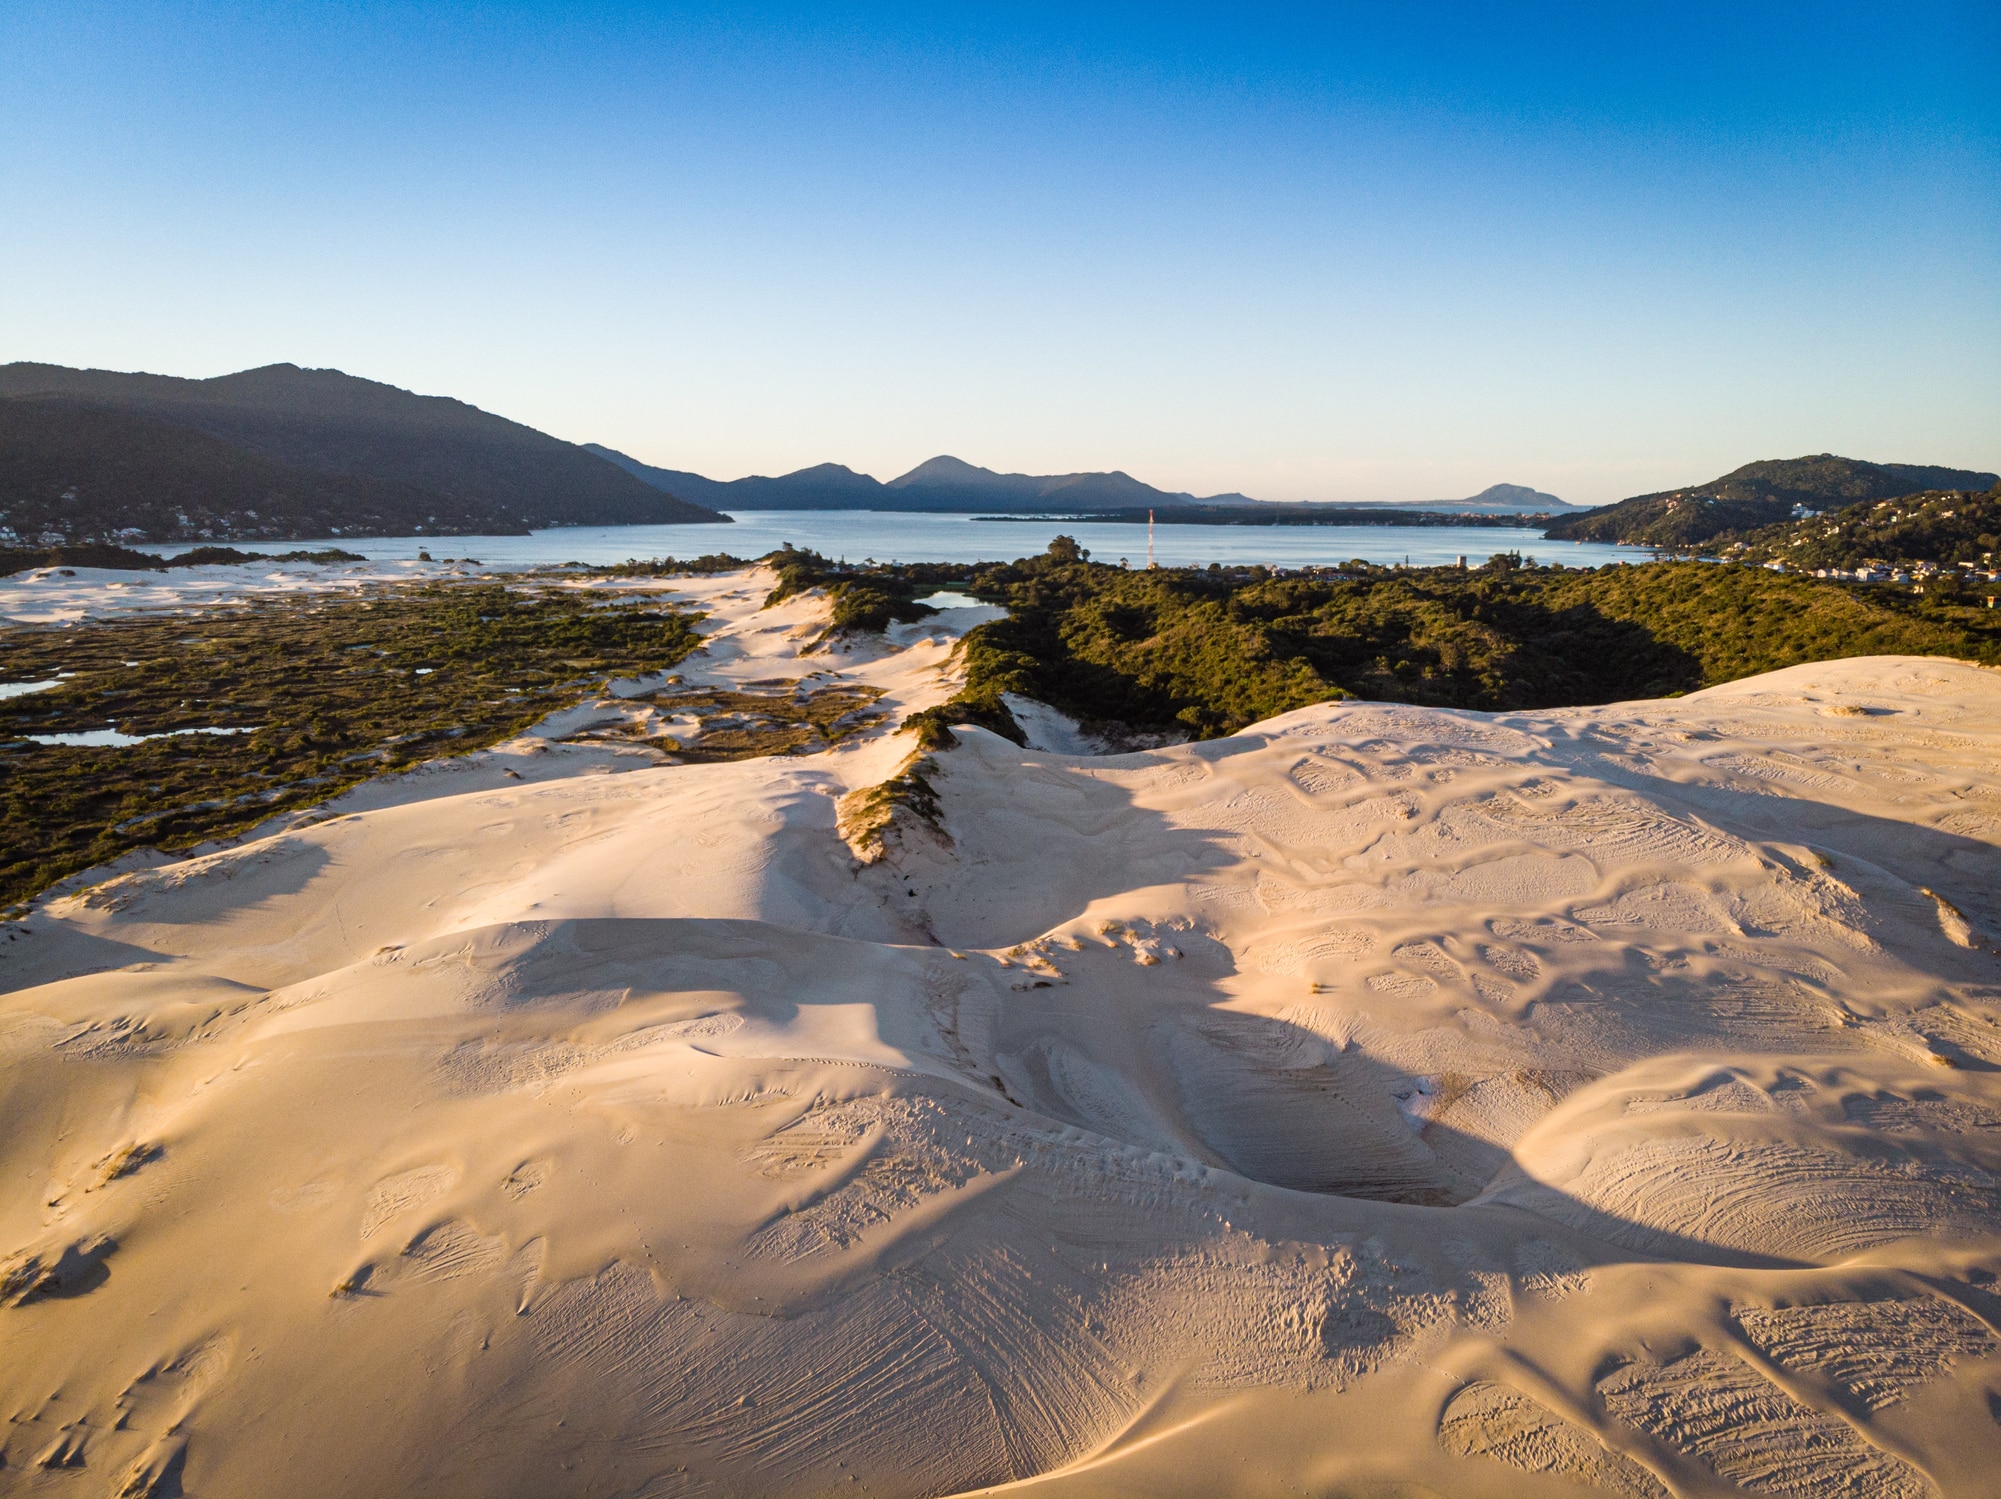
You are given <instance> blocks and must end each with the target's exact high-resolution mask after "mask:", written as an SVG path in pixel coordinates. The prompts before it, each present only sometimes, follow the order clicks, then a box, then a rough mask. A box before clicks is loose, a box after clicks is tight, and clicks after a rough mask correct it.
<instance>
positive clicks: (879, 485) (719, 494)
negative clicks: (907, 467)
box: [584, 443, 1257, 515]
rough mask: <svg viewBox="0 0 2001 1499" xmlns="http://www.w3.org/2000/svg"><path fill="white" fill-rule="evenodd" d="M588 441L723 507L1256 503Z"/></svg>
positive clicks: (664, 484)
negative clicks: (887, 472)
mask: <svg viewBox="0 0 2001 1499" xmlns="http://www.w3.org/2000/svg"><path fill="white" fill-rule="evenodd" d="M584 446H585V447H586V448H587V449H589V450H590V451H591V452H593V453H595V454H597V455H598V456H599V457H600V458H605V459H608V460H609V461H611V462H612V463H615V464H617V465H618V466H619V467H620V468H622V469H624V470H625V471H626V472H627V473H630V474H632V475H634V476H636V477H637V478H640V479H643V480H644V481H645V482H646V483H648V484H651V485H653V486H654V487H656V488H658V489H661V490H664V491H665V492H667V493H668V494H675V495H679V496H681V498H683V499H687V500H693V501H695V502H696V503H697V504H702V505H709V506H712V507H714V508H715V509H717V510H915V511H940V512H951V513H964V512H975V511H982V510H1007V511H1012V512H1015V513H1018V514H1053V515H1068V514H1075V513H1080V512H1084V511H1093V510H1128V509H1144V508H1146V507H1147V506H1150V505H1151V506H1156V507H1165V506H1173V505H1254V504H1256V503H1257V501H1255V500H1253V499H1250V498H1249V497H1248V496H1245V495H1240V494H1219V495H1210V496H1208V497H1207V498H1205V499H1197V498H1196V497H1195V496H1194V495H1191V494H1171V493H1169V492H1168V491H1166V490H1163V489H1155V488H1154V487H1153V486H1152V485H1151V484H1142V483H1141V482H1140V481H1139V480H1137V479H1135V478H1134V477H1133V476H1132V475H1131V474H1123V473H1118V472H1116V471H1114V472H1112V473H1102V474H998V473H995V472H994V471H993V470H992V469H990V468H976V467H974V466H973V465H972V464H970V463H965V462H962V461H961V460H959V459H957V458H950V457H943V456H941V457H937V458H933V459H931V460H930V461H929V462H927V463H920V464H918V465H917V467H916V468H913V469H912V470H911V471H910V472H909V473H907V474H903V475H900V476H899V477H897V478H894V479H891V480H890V481H889V482H888V483H886V484H885V483H883V482H882V481H881V480H879V479H875V478H872V477H871V476H869V475H868V474H858V473H856V472H855V471H854V470H853V469H851V468H843V467H842V466H841V465H840V464H838V463H821V464H816V465H815V466H814V467H812V468H802V469H799V470H798V471H797V472H795V473H790V474H781V475H779V476H778V477H777V478H766V477H764V476H763V475H753V476H751V477H750V478H747V479H708V478H704V477H703V476H702V475H700V474H691V473H688V472H686V471H684V470H682V469H672V468H655V467H654V466H653V465H651V464H648V463H641V462H640V461H639V460H638V459H637V458H631V457H628V456H627V455H626V454H624V453H621V452H619V451H618V450H617V449H616V448H607V447H604V446H602V445H601V444H598V443H585V444H584Z"/></svg>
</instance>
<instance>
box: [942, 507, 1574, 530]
mask: <svg viewBox="0 0 2001 1499" xmlns="http://www.w3.org/2000/svg"><path fill="white" fill-rule="evenodd" d="M1149 517H1151V518H1152V520H1153V523H1154V524H1155V525H1160V526H1493V527H1499V528H1503V529H1507V530H1535V529H1537V528H1540V527H1546V526H1548V525H1550V524H1551V523H1553V522H1554V521H1555V520H1556V518H1557V517H1555V516H1553V515H1512V514H1499V515H1497V514H1495V513H1493V512H1492V511H1464V512H1454V511H1443V510H1397V509H1390V508H1388V507H1384V506H1376V505H1336V504H1322V505H1298V506H1286V507H1284V508H1280V507H1278V506H1275V505H1273V506H1264V505H1261V506H1259V507H1258V508H1257V509H1256V510H1240V509H1236V508H1234V507H1233V508H1230V509H1224V508H1222V507H1220V506H1217V507H1205V506H1195V505H1176V506H1174V507H1173V508H1171V509H1161V510H1159V511H1147V510H1097V511H1087V512H1080V513H1078V514H1076V515H1063V516H1051V515H975V516H974V517H973V519H974V520H975V521H1027V520H1036V521H1047V520H1065V521H1078V522H1089V523H1092V524H1097V525H1142V526H1143V525H1145V524H1146V523H1147V521H1148V519H1149Z"/></svg>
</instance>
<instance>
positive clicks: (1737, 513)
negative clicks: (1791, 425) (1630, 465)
mask: <svg viewBox="0 0 2001 1499" xmlns="http://www.w3.org/2000/svg"><path fill="white" fill-rule="evenodd" d="M1996 482H1997V476H1996V475H1994V474H1989V473H1981V472H1977V471H1974V470H1970V469H1956V468H1938V467H1934V466H1931V465H1927V464H1916V463H1865V462H1863V461H1862V460H1861V459H1859V458H1838V457H1836V456H1835V455H1834V454H1832V453H1820V454H1817V455H1814V456H1812V457H1807V458H1779V459H1767V460H1765V461H1762V462H1759V463H1747V464H1745V465H1744V466H1743V467H1742V468H1740V469H1737V470H1735V471H1734V472H1731V473H1728V474H1725V475H1724V476H1723V477H1722V478H1720V479H1712V480H1710V481H1709V482H1708V483H1707V484H1696V485H1692V486H1690V487H1688V488H1686V489H1676V490H1666V491H1662V492H1661V493H1659V494H1643V495H1635V496H1634V497H1633V498H1632V499H1629V500H1621V501H1619V503H1617V504H1616V505H1606V506H1604V507H1602V508H1600V509H1597V510H1593V511H1591V512H1590V513H1589V514H1587V515H1579V516H1571V517H1567V518H1565V519H1563V520H1560V521H1557V522H1555V523H1554V524H1552V525H1551V526H1550V528H1549V530H1548V531H1547V532H1546V533H1545V534H1546V535H1547V536H1548V537H1549V539H1550V540H1552V541H1624V542H1631V543H1635V544H1638V545H1642V546H1658V547H1674V548H1686V547H1699V546H1702V545H1704V544H1705V543H1707V542H1710V541H1713V540H1715V539H1716V538H1717V537H1719V536H1722V535H1725V534H1726V533H1729V532H1745V531H1752V530H1756V529H1757V528H1759V527H1761V526H1770V525H1776V524H1778V523H1780V522H1782V521H1786V520H1790V519H1791V518H1792V512H1793V508H1794V507H1795V506H1799V505H1803V506H1805V507H1806V508H1807V509H1809V510H1816V511H1818V510H1835V509H1840V508H1842V507H1844V506H1848V505H1854V504H1857V503H1861V502H1867V501H1874V500H1893V499H1897V498H1899V497H1901V496H1903V495H1907V494H1915V493H1917V492H1919V491H1920V490H1927V489H1957V490H1984V489H1988V488H1990V487H1992V486H1993V485H1994V484H1995V483H1996Z"/></svg>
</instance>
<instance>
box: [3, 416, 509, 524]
mask: <svg viewBox="0 0 2001 1499" xmlns="http://www.w3.org/2000/svg"><path fill="white" fill-rule="evenodd" d="M0 528H4V530H0V542H6V541H9V540H11V539H12V538H9V537H8V536H7V535H6V534H5V533H6V532H7V531H11V532H13V534H14V537H15V538H18V539H19V540H20V541H21V542H28V543H36V542H41V543H45V544H50V545H54V544H58V539H60V541H62V542H69V543H80V542H93V541H107V540H112V539H114V538H115V539H118V540H123V541H153V542H164V541H201V540H204V539H208V538H214V537H228V538H231V539H240V540H254V539H261V538H274V537H287V536H331V535H342V536H407V535H410V534H411V533H412V532H413V531H414V530H422V531H424V532H426V533H430V534H449V533H454V532H456V533H460V534H467V535H471V534H492V533H495V532H519V531H523V530H525V529H526V528H525V527H523V526H522V525H521V523H520V522H519V521H518V520H515V519H513V518H512V517H510V516H509V515H507V514H506V513H505V512H504V511H502V510H501V509H500V508H499V507H497V506H494V505H491V504H486V503H483V502H478V501H469V500H463V499H453V498H451V497H449V496H446V495H441V494H435V493H432V492H431V491H428V490H425V489H420V488H418V487H417V486H416V485H414V484H404V483H399V482H397V481H394V480H385V479H369V478H363V477H359V476H357V475H354V474H326V473H309V472H304V471H301V470H299V469H294V468H287V467H286V466H285V465H283V464H281V463H276V462H273V461H272V460H271V459H269V458H265V457H263V456H261V455H259V454H256V453H252V452H247V451H245V450H244V449H242V448H239V447H234V446H232V445H231V444H229V443H227V442H224V441H223V440H222V439H221V438H218V437H214V436H211V435H210V434H208V433H206V432H199V431H196V430H194V429H192V428H189V427H182V426H176V425H174V424H172V423H170V422H164V421H160V420H159V419H157V418H155V417H150V416H144V415H141V414H139V413H137V412H131V411H118V410H113V409H109V408H106V407H100V406H88V405H80V404H78V403H76V402H74V401H70V400H65V399H61V398H50V397H36V396H24V397H17V398H15V399H12V400H0Z"/></svg>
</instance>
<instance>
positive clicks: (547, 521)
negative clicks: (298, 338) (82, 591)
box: [0, 363, 729, 546]
mask: <svg viewBox="0 0 2001 1499" xmlns="http://www.w3.org/2000/svg"><path fill="white" fill-rule="evenodd" d="M728 521H729V517H728V516H726V515H719V514H717V513H716V512H715V511H713V510H710V509H707V508H705V507H703V506H701V505H697V504H691V503H689V502H688V501H686V500H684V499H678V498H674V497H672V496H669V495H665V494H662V493H661V492H660V490H659V489H658V488H656V487H654V486H652V485H650V484H644V483H641V482H640V481H639V480H637V479H635V478H634V477H633V476H632V475H631V474H629V473H627V472H625V471H624V470H622V469H621V468H619V467H618V466H617V465H615V464H611V463H607V462H605V461H604V460H603V459H602V458H600V457H598V456H597V455H596V454H594V453H590V452H587V451H585V450H584V449H583V448H580V447H578V446H577V445H576V444H574V443H567V442H563V441H562V440H560V439H559V438H555V437H551V436H549V435H548V434H547V433H545V432H538V431H536V430H535V429H534V428H533V427H526V426H523V425H521V424H520V423H519V422H511V421H508V420H507V419H506V418H505V417H499V416H495V415H493V414H492V413H490V412H486V411H481V410H480V409H479V408H478V407H476V406H469V405H467V404H466V403H465V402H463V401H455V400H452V399H450V398H448V397H445V396H420V395H414V394H412V393H411V392H409V391H407V390H399V389H398V388H397V387H395V386H393V385H384V384H380V383H378V382H376V381H373V380H362V379H357V378H356V377H355V376H352V375H347V374H343V373H341V372H340V371H339V370H309V369H301V368H299V367H298V366H297V365H292V364H274V365H267V366H265V367H264V368H262V369H254V370H244V371H242V372H240V373H238V374H234V375H221V376H217V377H216V378H214V379H210V380H183V379H177V378H174V377H171V376H167V375H147V374H123V373H119V372H116V371H112V370H79V369H68V368H65V367H63V366H60V365H52V364H20V363H17V364H8V365H0V544H6V545H41V546H54V545H67V544H82V543H90V542H155V543H157V542H187V541H238V540H241V541H276V540H292V539H299V538H305V537H327V536H335V537H360V536H410V535H433V536H445V535H519V534H523V533H525V532H527V531H529V530H532V529H534V528H536V527H542V526H624V525H661V524H687V523H690V522H713V523H717V524H727V523H728Z"/></svg>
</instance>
